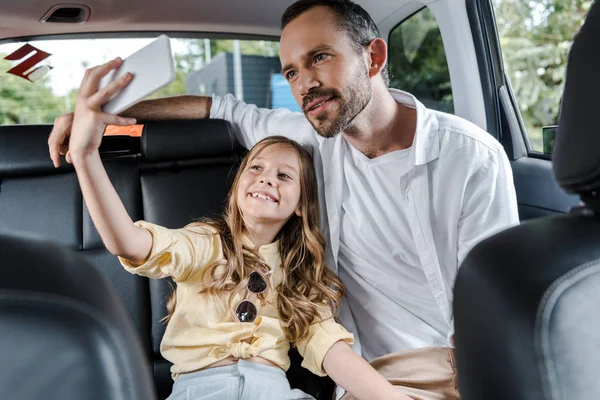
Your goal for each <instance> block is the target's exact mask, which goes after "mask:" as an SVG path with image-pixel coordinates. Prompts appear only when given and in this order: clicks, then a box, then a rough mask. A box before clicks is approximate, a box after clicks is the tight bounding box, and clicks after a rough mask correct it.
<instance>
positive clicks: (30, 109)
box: [0, 38, 297, 136]
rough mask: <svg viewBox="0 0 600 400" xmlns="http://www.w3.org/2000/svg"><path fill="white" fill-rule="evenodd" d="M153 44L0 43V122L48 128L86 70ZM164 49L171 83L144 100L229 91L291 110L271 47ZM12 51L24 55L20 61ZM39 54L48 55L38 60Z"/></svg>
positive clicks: (198, 42)
mask: <svg viewBox="0 0 600 400" xmlns="http://www.w3.org/2000/svg"><path fill="white" fill-rule="evenodd" d="M152 40H154V38H118V39H114V38H112V39H65V40H40V41H31V42H17V43H14V42H12V43H5V44H0V124H3V125H8V124H43V123H52V122H54V119H55V118H56V117H57V116H59V115H61V114H64V113H66V112H70V111H72V110H73V107H74V103H75V95H76V93H77V88H78V86H79V84H80V82H81V79H82V78H83V73H84V71H85V69H86V68H88V67H91V66H94V65H98V64H100V63H103V62H106V61H109V60H110V59H112V58H114V57H117V56H120V57H127V56H128V55H129V54H132V53H133V52H135V51H136V50H138V49H140V48H142V47H143V46H145V45H146V44H147V43H149V42H151V41H152ZM30 46H33V47H30ZM171 48H172V51H173V57H174V63H175V71H176V79H175V81H174V82H173V83H172V84H170V85H169V86H167V87H166V88H163V89H161V90H160V91H158V92H156V93H154V94H153V95H152V96H150V98H158V97H165V96H175V95H183V94H195V95H211V94H213V93H214V94H217V95H225V94H227V93H233V94H235V95H236V96H237V97H238V98H240V99H243V100H244V101H246V102H248V103H252V104H256V105H257V106H259V107H266V108H271V107H288V108H291V109H294V110H297V106H296V104H295V102H294V99H293V97H292V94H291V91H290V89H289V85H288V84H287V82H286V81H285V80H284V79H283V80H282V79H281V77H280V74H279V71H280V69H281V65H280V62H279V42H277V41H267V40H216V39H211V40H209V39H189V38H171ZM19 49H22V51H21V52H22V53H28V54H27V55H26V56H24V57H19V54H18V50H19ZM32 49H33V50H32ZM36 49H37V51H36ZM15 52H17V53H15ZM44 53H47V55H48V56H47V57H45V58H44V57H43V54H44ZM15 54H17V55H16V56H15ZM236 54H239V58H238V57H236ZM11 55H12V56H11ZM7 57H8V58H9V59H6V58H7ZM11 58H12V59H11ZM34 58H35V59H34ZM28 60H29V61H28ZM238 60H239V62H238ZM27 63H29V64H31V68H29V69H27V70H26V71H17V73H16V74H15V69H19V68H20V66H24V65H27ZM40 67H42V68H40ZM22 69H23V68H21V70H22ZM36 69H38V70H37V71H35V72H33V73H32V71H34V70H36ZM10 70H12V73H9V72H8V71H10ZM44 72H47V73H46V74H45V75H43V76H41V77H40V76H38V75H40V74H43V73H44ZM19 75H20V76H19ZM238 77H239V79H237V78H238ZM140 132H141V127H139V126H138V127H128V128H117V127H109V129H107V134H109V135H114V134H129V135H133V136H137V135H139V134H140Z"/></svg>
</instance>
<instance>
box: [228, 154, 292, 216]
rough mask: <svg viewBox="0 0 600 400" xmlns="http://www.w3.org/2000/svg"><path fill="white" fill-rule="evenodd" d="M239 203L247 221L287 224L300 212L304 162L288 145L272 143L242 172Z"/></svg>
mask: <svg viewBox="0 0 600 400" xmlns="http://www.w3.org/2000/svg"><path fill="white" fill-rule="evenodd" d="M236 196H237V203H238V206H239V208H240V210H241V211H242V214H243V215H244V219H245V220H246V221H247V222H253V223H262V224H265V223H280V224H281V225H282V226H283V224H284V223H285V222H286V221H287V220H288V219H289V218H290V217H291V216H292V214H294V213H296V214H297V215H300V164H299V161H298V156H297V155H296V152H295V151H294V150H293V149H291V148H290V147H288V146H284V145H271V146H269V147H266V148H265V149H264V150H262V152H261V153H260V154H259V155H258V156H257V157H256V158H254V159H253V160H252V161H251V162H249V163H248V165H247V167H246V170H244V171H242V175H241V177H240V180H239V185H238V190H237V194H236Z"/></svg>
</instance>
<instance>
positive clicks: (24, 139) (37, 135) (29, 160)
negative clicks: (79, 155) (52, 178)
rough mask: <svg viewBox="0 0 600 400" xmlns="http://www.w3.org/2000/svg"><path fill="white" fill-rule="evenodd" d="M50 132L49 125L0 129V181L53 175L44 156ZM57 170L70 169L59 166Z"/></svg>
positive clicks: (50, 163)
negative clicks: (3, 178) (13, 177)
mask: <svg viewBox="0 0 600 400" xmlns="http://www.w3.org/2000/svg"><path fill="white" fill-rule="evenodd" d="M50 131H52V125H4V126H0V177H2V176H15V175H28V174H31V175H39V174H42V173H51V172H52V173H55V172H56V171H54V166H53V165H52V160H50V153H49V152H48V136H49V135H50ZM65 164H66V165H65ZM61 168H63V169H72V166H70V165H68V164H67V163H62V167H61Z"/></svg>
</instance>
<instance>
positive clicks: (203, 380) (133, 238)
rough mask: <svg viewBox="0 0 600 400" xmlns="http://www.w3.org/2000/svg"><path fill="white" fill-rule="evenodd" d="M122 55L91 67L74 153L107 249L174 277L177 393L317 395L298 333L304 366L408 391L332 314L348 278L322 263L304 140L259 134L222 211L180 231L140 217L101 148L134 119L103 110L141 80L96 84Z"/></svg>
mask: <svg viewBox="0 0 600 400" xmlns="http://www.w3.org/2000/svg"><path fill="white" fill-rule="evenodd" d="M121 62H122V61H121V60H120V59H116V60H113V61H111V62H109V63H107V64H104V65H102V66H99V67H95V68H92V69H90V70H88V71H86V74H85V77H84V78H83V81H82V83H81V87H80V89H79V92H78V94H77V100H76V107H75V115H74V120H73V127H72V134H71V138H70V142H69V154H68V156H69V158H70V160H72V163H73V165H74V166H75V170H76V172H77V177H78V179H79V183H80V185H81V190H82V193H83V196H84V199H85V202H86V204H87V206H88V209H89V211H90V214H91V216H92V219H93V221H94V224H95V225H96V228H97V229H98V232H99V233H100V235H101V237H102V240H103V241H104V244H105V245H106V247H107V248H108V250H109V251H110V252H111V253H113V254H115V255H117V256H119V257H120V261H121V263H122V264H123V266H124V267H125V268H126V269H127V270H128V271H129V272H131V273H135V274H140V275H143V276H147V277H149V278H164V277H167V276H170V277H172V278H173V280H174V281H175V282H176V283H177V287H176V291H175V293H174V295H175V296H174V297H173V298H172V299H171V301H170V302H169V303H170V305H169V316H168V318H167V319H168V321H169V322H168V325H167V329H166V332H165V335H164V338H163V341H162V343H161V352H162V354H163V356H164V357H165V358H166V359H167V360H169V361H171V362H172V363H173V367H172V369H171V372H172V375H173V378H174V379H175V385H174V388H173V393H172V394H171V396H170V397H169V399H172V400H183V399H190V400H192V399H202V400H209V399H244V400H246V399H247V400H253V399H273V400H285V399H311V398H312V397H310V396H308V395H306V394H305V393H303V392H301V391H299V390H291V389H290V386H289V384H288V382H287V380H286V376H285V372H284V371H285V370H287V368H288V367H289V364H290V361H289V358H288V356H287V354H288V350H289V346H290V343H294V344H295V345H296V346H297V348H298V350H299V352H300V354H301V355H302V356H303V357H304V361H303V363H302V365H303V366H304V367H306V368H307V369H309V370H310V371H312V372H313V373H315V374H317V375H325V374H329V375H330V376H331V378H332V379H333V380H334V381H335V382H337V383H338V384H339V385H340V386H342V387H343V388H345V389H346V390H348V391H349V392H351V393H353V394H354V395H355V396H357V397H359V398H361V399H368V400H372V399H407V397H405V396H403V395H400V394H399V393H397V392H395V390H394V389H393V387H392V386H391V385H390V384H389V383H388V382H387V381H386V380H385V379H384V378H383V377H382V376H380V375H379V374H378V373H377V372H375V370H374V369H372V368H371V366H370V365H369V364H368V363H367V362H366V361H365V360H363V359H362V358H361V357H359V356H358V355H357V354H356V353H354V352H353V351H352V350H351V349H350V347H349V344H352V341H353V337H352V335H351V334H350V333H348V332H347V331H346V330H345V329H344V328H343V327H342V326H341V325H339V324H337V323H336V322H335V320H334V319H333V317H332V312H331V308H330V305H331V306H334V307H335V306H337V304H338V302H339V300H340V298H341V296H342V295H343V289H342V284H341V282H340V281H339V279H338V278H337V277H335V275H333V274H332V273H331V272H330V271H329V270H328V269H327V268H326V266H325V261H324V260H325V255H324V239H323V236H322V235H321V233H320V231H319V210H318V201H317V189H316V188H317V185H316V177H315V171H314V167H313V164H312V162H311V159H310V156H309V155H308V153H307V152H306V151H305V150H304V149H303V148H302V147H301V146H300V145H298V144H297V143H295V142H293V141H291V140H289V139H286V138H283V137H271V138H267V139H265V140H263V141H261V142H260V143H258V144H257V145H256V146H255V147H254V148H253V149H252V150H251V151H250V152H249V154H248V155H247V156H246V157H245V159H244V160H243V162H242V164H241V166H240V168H239V171H238V173H237V175H236V177H235V180H234V183H233V186H232V189H231V191H230V193H229V198H228V206H227V209H226V212H225V214H224V216H223V218H222V219H220V220H216V221H204V222H197V223H193V224H190V225H188V226H186V227H184V228H182V229H174V230H171V229H166V228H164V227H161V226H158V225H154V224H151V223H148V222H144V221H139V222H136V223H135V224H134V223H133V222H132V220H131V218H130V217H129V215H128V214H127V212H126V210H125V208H124V206H123V204H122V202H121V201H120V199H119V197H118V195H117V193H116V191H115V190H114V188H113V187H112V185H111V183H110V181H109V179H108V177H107V175H106V171H105V170H104V168H103V165H102V162H101V160H100V156H99V152H98V147H99V145H100V142H101V140H102V134H103V132H104V129H105V127H106V124H108V123H111V124H118V125H128V124H134V123H135V120H132V119H126V118H121V117H117V116H113V115H107V114H103V113H102V112H101V110H100V109H101V106H102V105H103V104H104V103H105V102H106V101H107V100H108V99H109V98H111V97H112V96H113V95H114V94H115V93H117V92H119V91H120V90H121V89H123V88H124V87H125V86H126V85H127V84H128V83H129V82H130V81H131V79H132V76H131V75H130V74H129V75H126V76H124V77H123V78H122V79H120V80H118V81H115V82H113V83H111V84H110V85H108V86H107V87H106V88H105V89H103V90H100V91H98V84H99V82H100V79H101V78H102V77H104V76H105V75H107V74H108V73H109V72H110V71H111V70H112V69H115V68H117V67H118V66H119V65H120V63H121ZM175 301H176V302H177V305H175Z"/></svg>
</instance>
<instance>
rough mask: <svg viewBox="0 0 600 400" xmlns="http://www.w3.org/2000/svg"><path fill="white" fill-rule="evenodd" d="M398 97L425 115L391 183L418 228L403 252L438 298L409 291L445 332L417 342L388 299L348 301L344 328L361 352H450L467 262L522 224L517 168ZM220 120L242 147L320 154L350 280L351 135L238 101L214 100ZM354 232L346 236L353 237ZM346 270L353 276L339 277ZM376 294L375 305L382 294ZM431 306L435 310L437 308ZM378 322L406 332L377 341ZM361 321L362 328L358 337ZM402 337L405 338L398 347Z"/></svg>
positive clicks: (325, 224) (324, 200) (445, 120)
mask: <svg viewBox="0 0 600 400" xmlns="http://www.w3.org/2000/svg"><path fill="white" fill-rule="evenodd" d="M390 93H391V94H392V96H393V97H394V98H395V99H396V101H398V102H400V103H402V104H404V105H406V106H408V107H412V108H415V109H416V114H417V128H416V132H415V138H414V141H413V145H412V147H411V148H410V163H409V168H408V171H406V172H405V173H404V174H403V175H402V176H401V177H398V179H395V177H390V185H397V186H395V187H393V188H392V189H394V190H398V192H399V193H400V195H399V196H398V202H400V203H401V204H400V206H401V208H402V209H403V210H405V212H406V213H405V214H404V215H405V217H406V220H407V221H408V226H409V229H407V230H406V231H407V232H408V233H409V234H410V236H411V237H410V238H407V240H406V241H405V242H403V243H398V246H402V245H405V243H410V244H411V245H412V246H414V247H413V248H412V249H411V251H412V252H414V254H416V256H417V260H418V265H417V267H419V268H420V269H421V270H422V272H423V274H424V277H425V282H426V287H427V288H428V289H429V292H428V293H427V292H426V293H422V292H423V290H422V288H421V287H420V286H419V287H418V288H413V292H411V287H405V288H403V290H407V291H408V292H407V296H412V297H415V296H417V297H418V296H419V295H420V293H421V295H422V297H423V304H425V303H428V304H434V305H435V306H433V307H427V308H425V309H421V310H420V311H419V312H420V313H422V314H423V315H417V316H416V317H417V318H420V319H421V320H422V321H436V323H435V324H434V323H430V325H435V326H434V327H433V326H432V328H433V330H434V331H435V332H438V334H437V336H436V334H433V335H430V336H428V337H429V338H430V339H426V340H423V337H416V336H418V332H416V333H414V332H413V333H411V332H409V331H411V330H410V329H409V328H407V327H406V326H403V325H398V326H395V325H393V324H390V323H389V321H391V320H393V319H390V318H386V316H388V315H391V314H394V313H402V312H405V311H406V310H403V309H402V306H401V305H400V306H399V307H398V308H396V309H394V308H390V305H389V304H391V303H389V304H387V303H381V302H380V306H379V307H378V302H370V303H369V307H370V309H369V310H365V309H362V308H361V307H354V308H352V307H348V302H347V301H346V300H347V299H346V300H345V301H344V302H343V303H342V308H341V310H340V322H341V323H342V324H343V325H344V326H345V327H346V329H348V330H350V331H352V332H353V333H355V336H356V339H357V340H356V342H357V345H356V346H355V349H356V350H357V351H359V352H360V344H359V343H360V342H362V343H363V344H364V345H365V348H368V349H382V348H383V349H386V350H387V351H389V352H399V351H403V350H408V349H412V348H420V347H424V346H440V345H446V346H450V345H451V344H450V337H451V336H452V334H453V317H452V306H451V304H452V288H453V284H454V280H455V278H456V273H457V271H458V267H459V265H460V263H461V262H462V260H463V259H464V258H465V256H466V255H467V253H468V251H469V250H470V249H471V248H472V247H473V246H474V245H475V244H477V243H478V242H479V241H481V240H482V239H484V238H486V237H488V236H490V235H492V234H494V233H496V232H499V231H501V230H503V229H505V228H508V227H510V226H512V225H516V224H518V222H519V220H518V212H517V201H516V195H515V189H514V184H513V178H512V171H511V168H510V164H509V162H508V159H507V157H506V154H505V152H504V149H503V148H502V146H501V145H500V143H498V141H497V140H496V139H494V138H493V137H492V136H491V135H489V134H488V133H487V132H485V131H483V130H482V129H480V128H479V127H477V126H476V125H474V124H472V123H471V122H468V121H466V120H464V119H461V118H459V117H456V116H454V115H450V114H445V113H442V112H437V111H433V110H430V109H427V108H426V107H425V106H424V105H423V104H421V103H420V102H419V101H417V100H416V99H415V98H414V97H413V96H412V95H410V94H409V93H406V92H402V91H399V90H395V89H390ZM210 117H211V118H221V119H225V120H228V121H229V122H231V123H232V124H233V127H234V131H235V133H236V136H237V140H238V142H240V143H241V144H242V145H243V146H245V147H247V148H250V147H252V146H253V145H254V144H255V143H256V142H258V141H259V140H261V139H262V138H264V137H266V136H271V135H283V136H287V137H289V138H291V139H294V140H296V141H298V142H300V143H302V144H303V145H304V146H305V147H308V148H310V149H312V152H313V158H314V163H315V167H316V171H317V177H318V185H319V200H320V206H321V218H322V221H321V224H322V228H323V233H324V235H325V237H326V239H328V245H329V246H328V249H327V250H328V264H329V267H330V268H331V269H333V270H334V271H335V272H336V273H339V275H341V276H342V277H343V276H344V275H345V273H352V271H351V270H350V269H349V268H348V266H345V263H344V262H342V263H340V262H339V261H340V260H339V257H340V245H341V242H340V237H341V234H342V232H341V229H342V226H343V224H342V220H341V218H342V214H343V213H342V203H343V190H344V185H345V184H346V176H345V172H347V171H345V170H344V162H347V152H348V151H349V148H348V146H349V143H347V142H346V140H345V139H344V137H343V135H341V134H340V135H337V136H335V137H334V138H330V139H325V138H322V137H321V136H319V135H318V134H317V133H316V132H315V130H314V128H313V127H312V125H311V124H310V123H309V122H308V120H306V118H305V117H304V115H303V114H301V113H294V112H290V111H288V110H283V109H280V110H267V109H259V108H257V107H256V106H253V105H247V104H245V103H243V102H239V101H236V100H235V99H234V97H233V96H231V95H227V96H225V97H218V96H213V103H212V107H211V115H210ZM392 178H394V179H392ZM354 189H356V188H354ZM366 189H367V188H365V190H366ZM358 190H360V189H358ZM373 206H374V207H377V206H379V205H378V204H377V198H374V199H373ZM392 215H393V214H392ZM352 234H353V232H343V236H344V237H347V235H352ZM394 267H395V268H401V267H402V266H401V265H393V264H391V265H386V266H385V268H386V269H390V268H394ZM338 268H346V269H348V271H338ZM360 268H361V265H353V268H352V269H353V270H357V269H360ZM388 272H389V271H388ZM399 275H400V274H399ZM372 286H373V288H372V290H373V291H381V287H375V285H372ZM361 289H362V290H363V293H366V294H369V293H368V292H364V291H365V290H367V291H368V290H369V289H368V288H367V287H366V286H365V287H362V288H361ZM419 292H420V293H419ZM372 294H373V296H374V298H376V296H379V295H380V294H376V293H374V292H373V293H372ZM384 295H385V294H384ZM395 295H396V294H395ZM388 297H390V296H388ZM431 299H433V303H431V302H430V301H429V300H431ZM358 300H359V299H356V301H358ZM350 304H352V302H351V303H350ZM430 308H431V309H430ZM373 316H376V320H378V322H379V324H384V325H385V327H386V328H387V329H391V330H394V331H397V332H395V333H397V334H395V335H386V334H385V332H386V330H385V329H384V330H383V331H382V330H381V329H379V328H378V329H372V330H371V332H373V334H364V333H365V332H368V331H369V326H372V325H373ZM355 321H356V325H358V326H359V327H360V328H361V329H359V330H357V328H356V325H355V323H354V322H355ZM386 324H387V325H386ZM440 326H442V327H445V328H444V329H443V330H444V332H440ZM359 331H362V332H363V335H362V336H358V332H359ZM404 331H406V332H404ZM377 332H383V333H382V334H377ZM399 337H402V338H403V339H402V340H398V339H397V338H399ZM390 338H391V339H390ZM379 351H381V350H379ZM367 353H372V354H367V356H369V358H371V357H373V356H375V355H378V354H377V351H371V352H367Z"/></svg>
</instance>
